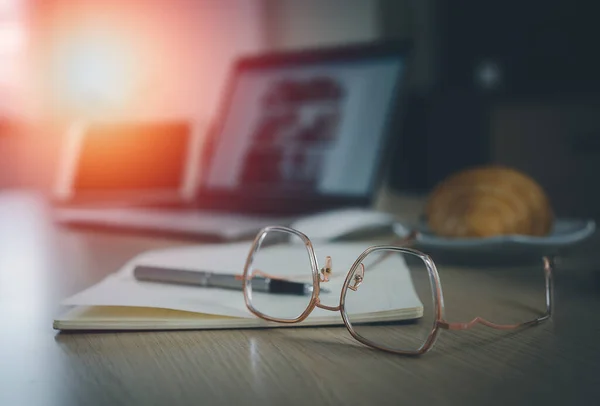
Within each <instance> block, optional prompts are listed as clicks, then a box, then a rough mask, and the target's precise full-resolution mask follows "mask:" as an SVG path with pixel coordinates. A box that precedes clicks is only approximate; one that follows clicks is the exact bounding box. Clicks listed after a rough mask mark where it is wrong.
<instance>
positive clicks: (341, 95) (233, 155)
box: [206, 57, 404, 196]
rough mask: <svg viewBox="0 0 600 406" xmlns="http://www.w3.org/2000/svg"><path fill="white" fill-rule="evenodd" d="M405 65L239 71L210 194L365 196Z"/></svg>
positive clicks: (376, 62) (380, 62)
mask: <svg viewBox="0 0 600 406" xmlns="http://www.w3.org/2000/svg"><path fill="white" fill-rule="evenodd" d="M403 63H404V61H403V60H402V58H400V57H397V58H392V57H387V58H382V59H373V60H367V61H364V60H363V61H360V62H355V61H347V62H340V61H336V62H329V63H326V62H321V63H319V64H312V65H305V66H301V65H299V66H293V67H287V66H286V67H269V68H264V67H262V68H250V69H246V70H245V71H242V72H241V73H240V74H239V75H238V77H237V79H236V82H235V86H234V90H233V94H232V100H231V103H230V106H229V109H228V111H227V114H226V116H225V118H224V126H223V129H222V131H221V133H220V134H218V137H217V141H216V147H215V149H214V154H213V156H212V162H211V165H210V167H209V169H208V174H207V176H206V187H207V188H209V189H213V190H219V191H234V190H235V191H240V190H242V191H243V193H248V194H251V193H264V194H267V195H273V194H286V195H288V196H289V195H302V196H306V195H332V196H362V195H365V194H368V193H369V192H370V190H371V187H372V183H373V182H374V178H375V177H376V171H377V169H378V168H379V166H380V165H379V162H380V159H381V152H382V151H381V149H382V146H383V145H384V136H385V128H384V126H385V124H386V119H387V116H388V114H390V111H389V109H390V107H391V106H392V104H393V103H392V101H393V97H394V96H395V95H396V93H397V85H398V83H397V81H398V80H399V78H400V76H401V73H402V70H403V68H404V64H403Z"/></svg>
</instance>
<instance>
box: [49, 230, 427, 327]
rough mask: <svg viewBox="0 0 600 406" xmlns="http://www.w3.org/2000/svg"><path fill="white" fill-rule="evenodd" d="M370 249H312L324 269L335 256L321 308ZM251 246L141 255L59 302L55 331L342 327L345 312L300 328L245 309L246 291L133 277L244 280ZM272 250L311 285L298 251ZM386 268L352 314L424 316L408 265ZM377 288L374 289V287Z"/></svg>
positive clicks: (353, 245)
mask: <svg viewBox="0 0 600 406" xmlns="http://www.w3.org/2000/svg"><path fill="white" fill-rule="evenodd" d="M367 246H368V245H365V243H364V242H334V243H332V242H330V243H324V244H320V245H319V246H318V247H317V246H315V253H316V255H317V261H318V262H319V263H320V264H324V260H325V256H326V255H328V256H331V257H332V259H333V273H332V276H331V279H330V281H329V282H327V283H322V284H321V286H322V288H325V289H327V292H323V291H321V293H320V295H319V297H320V300H321V303H322V304H324V305H329V306H337V305H338V304H339V300H340V293H341V289H342V286H343V284H344V280H345V277H346V274H347V272H348V270H349V269H350V268H351V266H352V264H353V262H354V261H355V260H356V258H357V257H358V256H359V255H360V254H361V253H362V252H363V251H364V249H365V248H366V247H367ZM250 247H251V242H247V241H246V242H238V243H232V244H204V245H189V246H181V247H175V248H168V249H161V250H152V251H147V252H144V253H142V254H140V255H138V256H136V257H134V258H132V259H131V260H130V261H129V262H127V263H126V264H125V265H124V266H123V267H122V268H121V269H119V270H118V271H117V272H115V273H113V274H111V275H108V276H107V277H106V278H104V279H103V280H102V281H100V282H99V283H97V284H95V285H93V286H90V287H89V288H87V289H85V290H83V291H81V292H79V293H76V294H74V295H72V296H70V297H67V298H65V299H64V300H63V301H62V304H63V305H65V306H68V307H69V309H68V310H67V311H66V312H64V313H63V314H61V315H60V316H59V317H57V318H55V320H54V323H53V327H54V328H55V329H57V330H116V331H119V330H123V331H124V330H129V331H131V330H189V329H227V328H258V327H293V326H319V325H342V324H343V320H342V317H341V314H340V312H332V311H327V310H324V309H320V308H315V309H314V310H313V312H312V313H311V315H310V316H309V317H308V318H307V319H305V320H304V321H302V322H300V323H294V324H288V323H276V322H270V321H265V320H263V319H261V318H259V317H257V316H255V315H254V314H252V313H251V312H250V311H249V310H248V309H247V308H246V304H245V301H244V294H243V292H242V291H241V290H233V289H220V288H205V287H199V286H185V285H176V284H166V283H156V282H146V281H138V280H137V279H135V277H134V275H133V270H134V268H135V267H136V266H138V265H145V266H155V267H172V268H177V269H186V270H192V271H194V270H196V271H200V270H203V271H206V270H210V271H211V272H214V273H227V274H231V273H236V274H240V275H241V274H242V272H243V269H244V264H245V261H246V257H247V255H248V252H249V250H250ZM267 249H268V252H267V251H261V255H268V257H267V258H268V260H269V261H272V263H273V264H274V265H277V264H285V268H286V269H288V270H289V275H290V279H293V280H298V281H300V280H306V281H310V280H311V271H310V267H309V262H308V260H307V261H306V263H304V261H297V262H299V263H290V261H289V260H287V258H289V253H288V250H290V249H298V247H290V246H285V245H276V246H272V247H268V248H267ZM300 262H301V263H300ZM383 263H384V264H385V266H384V265H377V266H376V267H374V268H373V273H370V275H372V276H371V277H372V278H375V277H376V278H384V280H385V282H386V283H383V284H381V283H378V284H375V283H373V284H368V283H365V284H364V285H361V290H362V292H361V293H363V294H362V295H361V296H360V300H361V302H360V303H359V305H358V306H353V308H355V309H356V308H358V309H360V310H359V311H358V312H357V313H355V314H352V315H351V317H352V319H353V321H366V322H371V321H373V322H384V321H399V320H410V319H418V318H420V317H422V314H423V304H422V303H421V301H420V300H419V297H418V295H417V294H416V292H415V289H414V287H413V285H412V282H411V278H410V272H409V269H408V268H407V266H406V263H405V262H404V261H403V260H402V258H401V257H396V256H393V257H390V258H389V259H386V260H385V261H383ZM377 267H380V268H381V269H379V268H377ZM382 286H385V287H384V288H382ZM374 288H376V289H377V290H373V289H374ZM370 289H371V290H370ZM268 300H271V299H270V298H269V299H268ZM272 300H273V306H298V303H297V302H294V301H298V300H304V301H307V299H306V298H301V297H298V296H294V295H284V296H283V297H282V296H281V295H273V299H272ZM295 308H296V307H295Z"/></svg>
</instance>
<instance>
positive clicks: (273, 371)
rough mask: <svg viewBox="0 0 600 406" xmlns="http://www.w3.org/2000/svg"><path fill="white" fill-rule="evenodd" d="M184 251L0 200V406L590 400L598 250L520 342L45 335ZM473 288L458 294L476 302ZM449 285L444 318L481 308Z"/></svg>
mask: <svg viewBox="0 0 600 406" xmlns="http://www.w3.org/2000/svg"><path fill="white" fill-rule="evenodd" d="M184 243H185V244H187V243H189V241H177V240H173V239H167V238H157V237H153V238H150V237H141V236H133V235H123V234H111V233H106V232H104V233H99V232H90V231H75V230H66V229H61V228H59V227H56V226H55V225H54V224H52V222H51V217H50V215H49V212H48V210H47V208H46V207H45V206H44V205H43V204H40V202H39V201H38V200H36V199H34V198H31V197H30V196H29V195H27V194H19V193H16V194H15V193H7V192H0V320H1V322H2V327H1V334H0V405H2V406H8V405H19V406H20V405H51V406H69V405H111V406H117V405H128V406H129V405H199V404H206V405H213V404H223V405H235V404H244V405H254V404H286V405H296V404H299V405H308V404H313V405H325V404H343V405H355V404H356V405H365V404H380V405H388V404H389V405H399V404H405V405H421V404H423V405H435V404H442V405H452V404H457V405H470V404H482V405H483V404H485V405H515V404H518V405H521V404H522V405H537V404H544V405H548V404H557V405H591V404H599V403H600V278H599V275H600V272H599V271H600V270H599V269H598V265H596V262H595V260H596V259H597V255H596V252H595V251H596V247H597V244H596V243H593V244H592V245H590V244H588V245H587V248H586V249H585V250H584V249H581V250H579V251H577V250H575V251H574V252H573V253H571V254H570V255H569V256H566V257H564V258H562V259H561V262H560V264H561V265H560V267H559V268H558V269H557V271H556V289H555V303H556V308H555V314H554V318H553V320H552V321H551V322H549V323H545V324H542V325H539V326H536V327H534V328H530V329H526V330H521V331H519V332H502V331H495V330H491V329H487V328H485V327H483V326H480V327H477V328H475V329H473V330H470V331H458V332H446V331H444V332H443V333H444V334H442V335H441V336H440V338H439V340H438V344H437V345H436V347H435V348H434V349H433V350H432V352H430V353H428V354H426V355H424V356H422V357H406V356H395V355H391V354H388V353H384V352H381V351H377V350H373V349H370V348H367V347H365V346H363V345H362V344H360V343H358V342H356V341H354V340H353V339H352V338H351V337H350V335H349V334H348V332H347V331H346V330H345V328H342V327H339V328H337V327H336V328H290V329H272V330H259V329H257V330H243V331H238V330H232V331H231V330H230V331H186V332H144V333H137V332H134V333H86V334H60V333H58V332H56V331H55V330H53V329H52V320H53V317H54V316H56V315H57V314H58V313H59V312H60V311H62V308H61V307H60V305H59V301H60V299H61V298H63V297H65V296H67V295H70V294H72V293H75V292H77V291H79V290H81V289H83V288H85V287H87V286H89V285H91V284H93V283H95V282H98V281H99V280H101V279H102V278H103V277H104V276H106V275H107V274H108V273H110V272H113V271H115V270H116V269H117V268H118V267H119V266H121V265H122V264H123V263H124V262H125V261H127V260H128V259H129V258H131V257H132V256H133V255H135V254H137V253H139V252H142V251H144V250H147V249H152V248H158V247H169V246H175V245H180V244H184ZM434 259H435V258H434ZM447 269H448V272H449V274H451V273H452V272H454V273H460V272H462V271H463V270H461V268H457V267H456V266H454V267H453V266H449V267H448V268H447ZM464 272H473V270H470V271H468V270H465V271H464ZM479 272H480V274H481V272H484V271H483V270H479ZM481 275H483V274H481ZM477 280H478V279H477V278H474V279H473V283H472V284H470V285H469V286H467V287H466V291H471V292H476V291H477V289H478V288H479V287H478V286H477V283H478V282H477ZM447 281H448V284H447V285H445V288H446V289H445V294H446V302H447V306H448V308H449V309H452V311H453V312H454V313H453V314H455V315H461V316H462V315H463V314H464V315H468V314H471V313H470V312H472V311H475V313H477V312H479V311H480V310H483V308H484V307H485V306H486V305H485V303H480V304H478V305H477V306H476V307H478V308H477V309H472V308H463V307H461V306H463V305H464V306H467V304H466V302H465V301H464V300H462V299H461V298H463V297H465V296H467V295H466V294H465V293H463V292H461V291H460V288H459V287H458V286H456V285H454V284H452V279H451V278H450V279H449V280H448V279H447ZM451 299H452V300H453V301H454V305H451V304H450V303H449V302H450V300H451Z"/></svg>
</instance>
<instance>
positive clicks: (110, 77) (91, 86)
mask: <svg viewBox="0 0 600 406" xmlns="http://www.w3.org/2000/svg"><path fill="white" fill-rule="evenodd" d="M126 45H127V44H126V43H125V42H124V41H123V40H121V41H119V40H118V39H117V38H109V37H108V36H106V35H104V36H102V35H97V36H82V37H79V38H77V41H75V42H71V43H67V44H66V45H65V46H64V48H63V49H62V52H61V54H60V55H59V58H58V66H57V69H58V72H60V75H61V77H60V79H59V81H60V83H61V89H62V90H63V91H64V95H63V96H64V98H65V100H66V102H67V103H68V104H69V105H73V106H77V109H78V110H82V111H84V112H85V111H88V112H92V111H98V109H100V110H103V109H109V110H112V109H119V108H122V107H123V106H124V105H125V104H126V103H127V99H128V97H129V96H131V92H132V88H133V82H134V80H135V78H134V74H133V73H134V68H135V66H134V64H133V61H132V60H131V55H132V51H131V50H130V49H128V48H127V46H126Z"/></svg>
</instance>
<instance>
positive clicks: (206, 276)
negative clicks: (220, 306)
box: [133, 265, 313, 295]
mask: <svg viewBox="0 0 600 406" xmlns="http://www.w3.org/2000/svg"><path fill="white" fill-rule="evenodd" d="M133 275H134V277H135V278H136V279H137V280H140V281H148V282H161V283H172V284H179V285H196V286H203V287H215V288H223V289H235V290H242V289H243V287H244V285H243V280H242V278H241V277H240V276H239V275H233V274H222V273H212V272H209V271H189V270H184V269H174V268H163V267H155V266H146V265H138V266H136V267H135V268H134V270H133ZM252 290H253V291H258V292H265V293H278V294H281V293H284V294H292V295H310V294H312V291H313V285H312V284H310V283H302V282H292V281H285V280H280V279H270V278H264V277H253V278H252Z"/></svg>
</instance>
